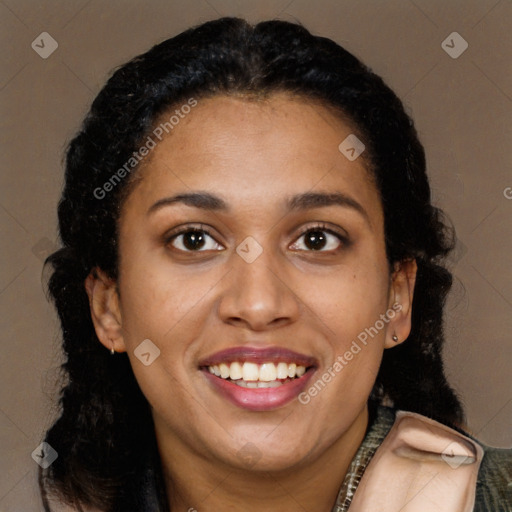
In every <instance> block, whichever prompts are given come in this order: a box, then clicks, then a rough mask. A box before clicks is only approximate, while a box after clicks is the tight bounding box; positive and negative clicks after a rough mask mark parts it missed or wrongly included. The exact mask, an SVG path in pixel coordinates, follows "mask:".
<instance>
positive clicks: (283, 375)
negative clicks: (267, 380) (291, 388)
mask: <svg viewBox="0 0 512 512" xmlns="http://www.w3.org/2000/svg"><path fill="white" fill-rule="evenodd" d="M277 378H278V379H287V378H288V365H287V364H286V363H278V365H277Z"/></svg>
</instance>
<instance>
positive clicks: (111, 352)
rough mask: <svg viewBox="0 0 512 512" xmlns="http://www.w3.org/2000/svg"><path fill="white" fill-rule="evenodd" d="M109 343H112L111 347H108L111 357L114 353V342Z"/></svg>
mask: <svg viewBox="0 0 512 512" xmlns="http://www.w3.org/2000/svg"><path fill="white" fill-rule="evenodd" d="M110 342H111V343H112V347H110V355H111V356H113V355H114V354H115V353H116V351H115V350H114V342H113V341H112V340H110Z"/></svg>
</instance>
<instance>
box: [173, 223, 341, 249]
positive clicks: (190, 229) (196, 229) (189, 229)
mask: <svg viewBox="0 0 512 512" xmlns="http://www.w3.org/2000/svg"><path fill="white" fill-rule="evenodd" d="M314 231H320V232H323V233H327V234H329V235H332V236H335V237H336V238H337V239H338V240H339V242H340V247H341V246H345V247H348V246H349V244H350V242H349V239H348V238H347V236H345V235H342V234H341V233H338V232H336V231H334V230H333V229H331V228H329V227H328V226H327V225H326V224H324V223H318V224H316V225H314V226H308V227H307V228H306V229H304V230H303V231H302V232H301V233H300V234H299V235H298V237H297V238H295V241H294V242H293V244H292V245H294V244H296V243H297V241H298V240H300V238H301V237H303V236H304V235H306V234H307V233H310V232H314ZM187 233H203V234H205V235H207V236H208V237H210V238H211V239H212V240H214V241H215V243H216V244H218V245H222V244H220V243H219V242H217V240H216V239H215V237H214V236H213V235H212V234H211V232H210V230H209V229H208V228H207V227H206V226H203V225H199V226H186V227H184V228H182V229H180V230H179V231H177V232H174V233H171V234H169V235H166V236H165V237H164V243H165V245H169V244H172V242H173V241H174V240H176V239H177V238H178V237H179V236H182V235H186V234H187ZM340 247H337V248H336V249H334V250H329V251H322V250H319V251H314V250H303V249H299V250H298V252H312V253H321V252H323V253H332V252H333V251H337V250H339V248H340ZM175 249H176V250H178V251H181V252H188V253H194V252H196V253H201V252H207V251H205V250H198V251H193V250H183V249H177V248H175ZM210 250H211V249H210ZM216 250H219V249H216Z"/></svg>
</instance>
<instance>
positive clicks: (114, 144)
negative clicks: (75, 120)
mask: <svg viewBox="0 0 512 512" xmlns="http://www.w3.org/2000/svg"><path fill="white" fill-rule="evenodd" d="M277 92H288V93H291V94H294V95H297V96H299V97H302V98H304V99H306V100H314V101H320V102H321V103H322V104H323V105H324V106H325V107H327V108H328V109H331V110H332V111H333V112H334V113H335V114H337V115H340V116H343V117H344V119H348V121H349V122H350V123H351V125H352V126H353V127H354V128H355V130H357V133H358V134H360V135H361V137H362V138H363V140H364V141H365V144H366V152H365V154H366V155H367V157H366V161H367V166H368V168H369V171H370V173H371V174H372V175H373V177H374V179H375V183H376V185H377V188H378V190H379V192H380V197H381V201H382V205H383V210H384V218H385V242H386V250H387V257H388V260H389V263H390V265H392V264H394V263H396V262H402V261H405V260H411V259H415V260H416V262H417V268H418V272H417V281H416V288H415V293H414V300H413V309H412V310H413V313H412V331H411V333H410V336H409V338H408V340H407V341H406V342H405V343H402V344H400V345H399V346H397V347H396V348H394V349H393V350H387V351H385V355H384V357H383V360H382V364H381V367H380V371H379V373H378V376H377V379H376V382H375V385H374V388H373V392H372V395H371V397H370V399H371V400H372V401H375V402H383V401H385V402H386V403H392V404H393V405H394V406H395V407H396V408H399V409H405V410H409V411H415V412H418V413H420V414H423V415H426V416H429V417H431V418H434V419H436V420H438V421H441V422H443V423H445V424H448V425H450V426H460V424H461V422H462V421H463V411H462V406H461V404H460V402H459V400H458V398H457V396H456V395H455V393H454V391H453V390H452V389H451V388H450V386H449V384H448V383H447V380H446V377H445V374H444V369H443V362H442V357H441V351H442V345H443V341H444V334H443V308H444V302H445V298H446V295H447V292H448V291H449V289H450V286H451V282H452V276H451V274H450V272H449V271H448V270H447V269H446V268H445V266H444V265H443V261H444V258H445V257H446V255H447V254H448V253H449V251H450V250H451V249H452V245H453V233H452V230H451V229H450V228H448V227H447V224H446V221H445V220H444V218H443V215H442V212H441V211H440V210H439V209H437V208H435V207H434V206H433V205H432V204H431V197H430V187H429V183H428V178H427V175H426V161H425V155H424V150H423V147H422V145H421V143H420V142H419V140H418V136H417V133H416V130H415V128H414V125H413V122H412V120H411V119H410V117H409V116H408V115H407V113H406V112H405V110H404V107H403V105H402V103H401V101H400V100H399V99H398V98H397V96H396V95H395V94H394V93H393V92H392V91H391V89H390V88H389V87H388V86H387V85H386V84H385V83H384V82H383V80H382V79H381V78H380V77H379V76H377V75H375V74H374V73H373V72H372V71H371V70H370V69H369V68H368V67H366V66H365V65H364V64H362V63H361V62H360V61H359V60H358V59H357V58H356V57H354V56H353V55H351V54H350V53H349V52H347V51H346V50H345V49H343V48H342V47H340V46H339V45H337V44H336V43H334V42H333V41H331V40H329V39H326V38H322V37H317V36H313V35H312V34H310V33H309V32H308V31H307V30H306V29H305V28H303V27H302V26H300V25H297V24H293V23H288V22H283V21H266V22H261V23H258V24H256V25H254V26H253V25H250V24H248V23H247V22H246V21H244V20H241V19H237V18H222V19H219V20H215V21H211V22H207V23H204V24H203V25H200V26H198V27H196V28H192V29H189V30H187V31H185V32H183V33H181V34H180V35H178V36H176V37H173V38H171V39H168V40H166V41H164V42H162V43H160V44H158V45H156V46H155V47H153V48H152V49H151V50H149V51H148V52H147V53H145V54H143V55H141V56H138V57H136V58H134V59H133V60H131V61H130V62H128V63H127V64H125V65H123V66H122V67H120V68H119V69H117V70H116V71H115V72H114V73H113V75H112V76H111V78H110V79H109V80H108V82H107V84H106V85H105V86H104V88H103V89H102V90H101V91H100V93H99V94H98V96H97V98H96V99H95V100H94V102H93V104H92V107H91V109H90V112H89V114H88V115H87V117H86V119H85V121H84V123H83V126H82V128H81V130H80V132H79V133H78V134H77V135H76V137H75V138H74V139H73V140H72V141H71V143H70V144H69V148H68V151H67V159H66V171H65V186H64V190H63V193H62V197H61V200H60V203H59V207H58V218H59V229H60V237H61V240H62V246H63V247H62V248H61V249H60V250H58V251H57V252H55V253H54V254H52V255H51V256H49V257H48V259H47V263H49V264H51V266H52V268H53V274H52V276H51V278H50V281H49V291H50V293H51V296H52V298H53V300H54V302H55V306H56V308H57V311H58V314H59V317H60V321H61V324H62V332H63V349H64V352H65V356H66V360H65V363H64V364H63V366H62V369H63V372H64V375H65V376H66V382H65V384H64V386H63V388H62V391H61V396H60V405H61V415H60V417H59V419H58V420H57V421H56V422H55V424H54V425H53V426H52V427H51V428H50V429H49V431H48V432H47V436H46V441H47V442H48V443H50V444H51V445H52V446H53V447H54V448H55V449H56V450H57V452H58V453H59V457H58V459H57V460H56V461H55V462H54V463H53V464H52V465H51V466H50V467H49V468H48V469H47V470H42V471H41V473H40V487H41V492H42V495H43V501H44V502H45V507H46V510H50V508H49V498H48V496H49V495H50V494H52V495H56V496H58V497H59V498H60V499H62V500H64V501H65V502H66V503H68V504H70V505H72V506H73V507H75V508H76V509H77V510H82V507H95V508H97V509H99V510H103V511H116V510H123V512H126V511H128V510H137V505H136V503H137V495H136V489H138V488H139V487H138V486H139V484H140V483H141V479H142V478H144V476H143V472H142V470H141V469H140V468H143V467H145V468H147V467H151V468H153V470H154V474H155V478H156V479H157V481H159V482H160V485H159V487H158V488H159V491H160V498H161V502H162V503H165V496H164V494H165V493H164V491H163V485H162V481H161V480H159V478H161V475H160V474H159V456H158V450H157V447H156V440H155V436H154V427H153V423H152V418H151V413H150V409H149V405H148V403H147V401H146V399H145V397H144V396H143V394H142V392H141V390H140V388H139V386H138V384H137V382H136V380H135V377H134V375H133V372H132V370H131V367H130V363H129V360H128V357H127V356H126V354H119V355H118V356H116V357H114V358H113V357H111V356H110V354H109V353H108V351H107V350H105V348H104V347H103V346H102V345H101V343H100V342H99V341H98V338H97V336H96V333H95V330H94V327H93V324H92V320H91V314H90V309H89V303H88V298H87V295H86V291H85V288H84V280H85V278H86V277H87V276H88V274H90V273H91V272H92V271H94V269H95V268H96V267H98V268H100V269H102V270H103V271H104V272H105V273H106V274H107V275H108V276H110V277H112V278H113V279H116V278H117V275H118V261H119V254H118V231H117V227H118V220H119V215H120V211H121V207H122V204H123V200H124V198H126V197H127V195H128V194H129V192H130V190H131V187H133V184H134V183H135V180H136V174H137V169H136V168H134V172H132V173H131V174H130V176H129V177H127V178H126V179H123V180H121V181H120V183H118V184H117V185H116V186H115V187H113V190H112V191H111V192H110V193H109V194H106V195H105V197H103V198H101V199H98V197H97V195H98V194H95V190H98V188H101V187H102V186H103V185H104V184H105V183H106V182H107V181H108V180H109V178H110V177H111V176H112V175H113V173H114V172H115V171H116V170H117V169H120V168H121V167H122V166H123V164H125V162H126V161H127V160H128V159H129V158H130V157H131V156H132V155H133V154H134V152H135V151H136V150H137V149H138V148H139V147H140V144H141V141H143V140H144V138H145V137H147V136H148V134H149V133H151V130H152V129H153V128H154V126H155V123H156V122H157V120H158V119H159V117H160V116H161V115H163V114H164V113H165V112H168V111H169V109H171V108H172V107H173V106H175V105H178V104H180V103H182V102H186V101H187V99H189V98H191V97H194V98H196V99H200V98H205V97H211V96H214V95H232V94H236V95H239V94H248V95H251V94H254V95H262V94H263V95H268V94H272V93H277Z"/></svg>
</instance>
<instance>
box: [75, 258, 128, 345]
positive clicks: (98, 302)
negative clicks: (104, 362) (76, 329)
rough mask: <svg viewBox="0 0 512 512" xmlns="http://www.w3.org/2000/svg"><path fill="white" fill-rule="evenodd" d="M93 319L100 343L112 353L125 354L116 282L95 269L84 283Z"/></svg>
mask: <svg viewBox="0 0 512 512" xmlns="http://www.w3.org/2000/svg"><path fill="white" fill-rule="evenodd" d="M84 286H85V290H86V292H87V296H88V297H89V306H90V310H91V318H92V322H93V324H94V329H95V330H96V335H97V336H98V339H99V340H100V342H101V343H102V344H103V345H104V346H105V347H106V348H107V349H108V350H110V351H111V352H124V351H125V350H126V349H125V345H124V339H123V335H122V319H121V313H120V308H119V295H118V292H117V286H116V282H115V281H114V280H113V279H111V278H109V277H108V276H107V275H106V274H105V273H104V272H103V271H102V270H100V269H98V268H94V269H93V270H92V271H91V272H90V274H89V275H88V276H87V277H86V279H85V281H84Z"/></svg>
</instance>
